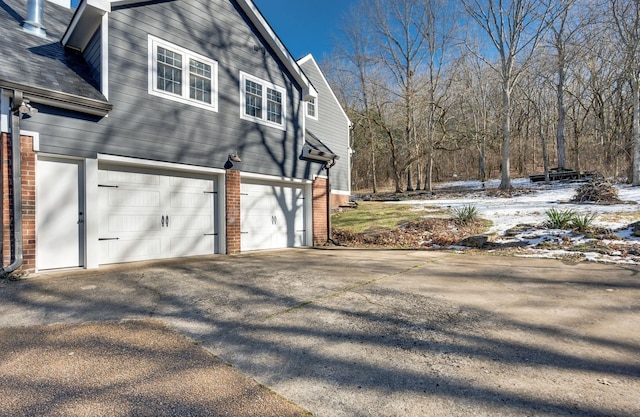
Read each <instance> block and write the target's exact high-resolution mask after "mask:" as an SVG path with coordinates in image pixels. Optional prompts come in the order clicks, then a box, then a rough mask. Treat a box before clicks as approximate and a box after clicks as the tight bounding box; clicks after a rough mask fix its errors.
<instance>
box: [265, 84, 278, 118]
mask: <svg viewBox="0 0 640 417" xmlns="http://www.w3.org/2000/svg"><path fill="white" fill-rule="evenodd" d="M267 120H269V121H270V122H275V123H282V93H280V92H279V91H277V90H273V89H271V88H267Z"/></svg>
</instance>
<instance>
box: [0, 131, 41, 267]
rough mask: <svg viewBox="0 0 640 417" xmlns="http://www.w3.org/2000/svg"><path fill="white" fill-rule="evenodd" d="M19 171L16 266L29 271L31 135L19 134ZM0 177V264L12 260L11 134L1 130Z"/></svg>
mask: <svg viewBox="0 0 640 417" xmlns="http://www.w3.org/2000/svg"><path fill="white" fill-rule="evenodd" d="M20 150H21V158H20V163H21V174H22V241H23V246H22V250H23V262H22V267H21V268H20V270H22V271H27V272H33V271H35V269H36V154H35V152H34V151H33V138H32V137H31V136H20ZM0 153H1V159H0V166H1V168H0V177H1V181H2V252H1V254H2V265H3V266H7V265H9V264H10V263H11V261H12V256H13V251H14V250H15V248H13V247H12V235H13V217H12V209H13V195H12V194H13V193H12V192H11V190H12V184H11V177H12V175H11V174H12V173H11V169H12V163H11V161H12V155H11V135H9V134H8V133H2V144H1V146H0Z"/></svg>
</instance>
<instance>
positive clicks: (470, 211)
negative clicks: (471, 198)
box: [453, 204, 479, 224]
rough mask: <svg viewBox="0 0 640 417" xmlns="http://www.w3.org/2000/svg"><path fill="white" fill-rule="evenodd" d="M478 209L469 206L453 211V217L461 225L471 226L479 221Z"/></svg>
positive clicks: (471, 205)
mask: <svg viewBox="0 0 640 417" xmlns="http://www.w3.org/2000/svg"><path fill="white" fill-rule="evenodd" d="M478 216H479V212H478V208H477V207H476V206H474V205H473V204H467V205H465V206H462V207H457V208H454V209H453V217H454V219H455V221H456V222H457V223H459V224H470V223H474V222H476V221H478V218H479V217H478Z"/></svg>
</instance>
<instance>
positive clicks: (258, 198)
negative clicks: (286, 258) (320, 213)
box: [240, 183, 306, 250]
mask: <svg viewBox="0 0 640 417" xmlns="http://www.w3.org/2000/svg"><path fill="white" fill-rule="evenodd" d="M303 196H304V189H303V187H300V186H290V185H280V184H264V183H262V184H260V183H243V184H241V201H240V203H241V204H240V206H241V213H242V218H241V229H242V238H241V248H242V250H256V249H275V248H285V247H295V246H304V244H305V236H306V231H305V230H304V225H305V221H304V199H303V198H301V197H303Z"/></svg>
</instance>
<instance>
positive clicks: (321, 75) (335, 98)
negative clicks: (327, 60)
mask: <svg viewBox="0 0 640 417" xmlns="http://www.w3.org/2000/svg"><path fill="white" fill-rule="evenodd" d="M309 61H310V62H311V64H312V65H313V66H314V67H315V69H316V71H318V73H319V74H320V78H322V81H323V82H324V83H325V84H326V86H327V88H328V89H329V92H330V93H331V97H333V100H334V101H335V102H336V105H337V106H338V107H339V108H340V112H342V115H343V116H344V118H345V119H346V120H347V124H348V125H349V128H351V126H352V123H351V120H350V119H349V116H347V113H346V112H345V111H344V109H343V108H342V105H341V104H340V101H339V100H338V97H337V96H336V94H335V93H334V92H333V89H332V88H331V84H329V81H327V77H325V76H324V73H323V72H322V70H321V69H320V66H319V65H318V62H317V61H316V59H315V58H314V57H313V55H311V54H309V55H307V56H305V57H304V58H301V59H300V60H299V61H298V64H299V65H300V66H301V67H302V65H304V64H306V63H307V62H309ZM303 71H304V70H303Z"/></svg>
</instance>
